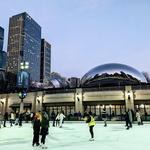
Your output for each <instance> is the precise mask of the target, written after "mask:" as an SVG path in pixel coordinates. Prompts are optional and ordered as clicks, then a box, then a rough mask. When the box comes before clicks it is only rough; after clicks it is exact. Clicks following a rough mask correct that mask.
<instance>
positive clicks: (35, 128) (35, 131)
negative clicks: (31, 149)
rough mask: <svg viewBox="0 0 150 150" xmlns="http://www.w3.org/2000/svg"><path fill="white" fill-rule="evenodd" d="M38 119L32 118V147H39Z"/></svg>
mask: <svg viewBox="0 0 150 150" xmlns="http://www.w3.org/2000/svg"><path fill="white" fill-rule="evenodd" d="M40 126H41V123H40V118H39V116H38V115H35V116H34V120H33V142H32V146H34V145H35V144H36V146H39V145H40V144H39V134H40Z"/></svg>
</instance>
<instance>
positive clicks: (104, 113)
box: [102, 110, 107, 118]
mask: <svg viewBox="0 0 150 150" xmlns="http://www.w3.org/2000/svg"><path fill="white" fill-rule="evenodd" d="M102 118H107V113H106V111H105V110H103V111H102Z"/></svg>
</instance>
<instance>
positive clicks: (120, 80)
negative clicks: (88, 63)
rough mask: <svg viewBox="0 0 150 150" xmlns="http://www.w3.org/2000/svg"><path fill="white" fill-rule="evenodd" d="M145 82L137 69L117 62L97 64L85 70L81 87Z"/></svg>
mask: <svg viewBox="0 0 150 150" xmlns="http://www.w3.org/2000/svg"><path fill="white" fill-rule="evenodd" d="M146 82H147V81H146V79H145V77H144V76H143V74H142V73H140V72H139V71H138V70H136V69H134V68H132V67H130V66H127V65H123V64H118V63H110V64H104V65H100V66H97V67H95V68H93V69H91V70H90V71H89V72H87V73H86V74H85V75H84V76H83V78H82V79H81V85H82V86H83V87H84V86H105V85H106V86H107V85H111V86H113V85H129V84H139V83H146Z"/></svg>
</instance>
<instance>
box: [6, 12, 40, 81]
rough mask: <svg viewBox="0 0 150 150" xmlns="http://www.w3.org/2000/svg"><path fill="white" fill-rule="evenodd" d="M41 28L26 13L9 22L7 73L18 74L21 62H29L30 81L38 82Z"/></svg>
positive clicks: (13, 17) (14, 17)
mask: <svg viewBox="0 0 150 150" xmlns="http://www.w3.org/2000/svg"><path fill="white" fill-rule="evenodd" d="M40 52H41V27H40V26H39V25H38V24H37V23H36V22H35V21H34V20H33V19H32V18H31V17H30V16H29V15H28V14H27V13H26V12H24V13H21V14H18V15H15V16H12V17H11V18H10V20H9V33H8V64H7V71H8V72H11V73H14V74H16V73H18V72H19V70H20V63H21V62H24V61H25V62H29V69H28V72H29V73H30V79H31V80H32V81H40Z"/></svg>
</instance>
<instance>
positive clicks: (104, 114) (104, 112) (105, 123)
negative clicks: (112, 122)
mask: <svg viewBox="0 0 150 150" xmlns="http://www.w3.org/2000/svg"><path fill="white" fill-rule="evenodd" d="M102 119H103V120H104V127H107V113H106V108H103V111H102Z"/></svg>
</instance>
